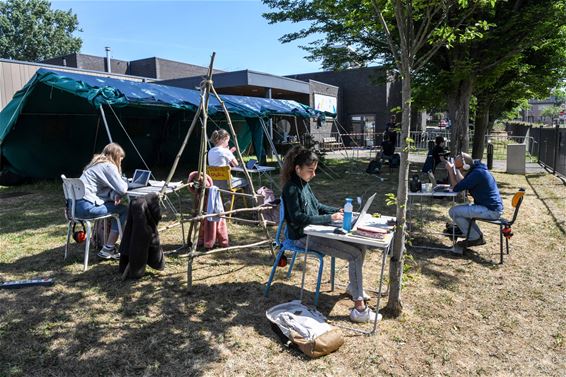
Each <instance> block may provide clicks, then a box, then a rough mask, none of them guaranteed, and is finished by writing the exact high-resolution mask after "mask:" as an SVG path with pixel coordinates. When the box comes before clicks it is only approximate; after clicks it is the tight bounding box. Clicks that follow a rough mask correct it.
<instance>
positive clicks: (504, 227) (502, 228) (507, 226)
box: [466, 188, 525, 264]
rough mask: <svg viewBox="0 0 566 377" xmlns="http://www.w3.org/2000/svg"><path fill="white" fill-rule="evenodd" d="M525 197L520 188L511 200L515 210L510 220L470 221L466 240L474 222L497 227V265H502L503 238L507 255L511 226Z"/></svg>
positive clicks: (523, 190)
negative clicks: (498, 256) (498, 254)
mask: <svg viewBox="0 0 566 377" xmlns="http://www.w3.org/2000/svg"><path fill="white" fill-rule="evenodd" d="M524 196H525V189H524V188H520V189H519V191H517V193H515V195H513V199H511V205H512V206H513V208H515V212H513V218H512V219H511V220H506V219H504V218H503V217H500V218H499V219H497V220H486V219H480V218H471V219H470V226H469V227H468V234H466V240H468V238H469V237H470V230H471V229H472V225H473V224H474V223H475V222H476V221H483V222H486V223H490V224H495V225H499V252H500V255H501V257H500V260H499V264H503V237H505V248H506V251H507V254H509V238H511V236H512V235H513V233H512V230H511V226H512V225H513V224H514V223H515V220H517V214H518V213H519V208H520V207H521V203H523V197H524Z"/></svg>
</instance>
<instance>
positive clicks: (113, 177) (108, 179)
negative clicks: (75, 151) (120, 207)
mask: <svg viewBox="0 0 566 377" xmlns="http://www.w3.org/2000/svg"><path fill="white" fill-rule="evenodd" d="M80 179H81V181H83V183H84V185H85V196H84V197H83V199H85V200H88V201H89V202H91V203H92V204H96V205H101V204H103V203H104V202H107V201H114V199H115V196H116V195H118V196H124V195H125V194H126V191H128V184H127V183H126V181H124V180H123V179H122V177H121V176H120V173H119V172H118V168H117V167H116V165H114V164H112V163H110V162H101V163H99V164H96V165H94V166H91V167H90V168H88V169H86V170H85V171H83V174H82V175H81V177H80Z"/></svg>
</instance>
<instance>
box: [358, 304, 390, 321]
mask: <svg viewBox="0 0 566 377" xmlns="http://www.w3.org/2000/svg"><path fill="white" fill-rule="evenodd" d="M375 317H376V314H375V312H374V311H373V310H371V309H370V308H368V307H367V306H366V308H365V309H364V310H363V311H359V310H358V309H356V308H354V309H352V311H351V312H350V320H351V321H352V322H358V323H366V322H373V321H375ZM382 318H383V317H382V315H381V314H379V313H377V320H378V321H381V319H382Z"/></svg>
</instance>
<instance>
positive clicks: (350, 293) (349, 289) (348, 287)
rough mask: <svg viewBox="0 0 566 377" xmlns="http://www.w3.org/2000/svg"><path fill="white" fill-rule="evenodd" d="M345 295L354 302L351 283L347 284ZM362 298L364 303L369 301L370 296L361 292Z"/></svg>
mask: <svg viewBox="0 0 566 377" xmlns="http://www.w3.org/2000/svg"><path fill="white" fill-rule="evenodd" d="M346 293H347V294H349V295H350V297H352V299H354V300H355V298H354V296H353V295H352V283H350V284H348V286H347V287H346ZM362 297H363V298H364V301H369V300H370V299H371V296H370V295H368V294H367V292H366V291H363V292H362Z"/></svg>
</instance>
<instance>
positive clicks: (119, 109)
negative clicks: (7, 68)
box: [0, 69, 317, 178]
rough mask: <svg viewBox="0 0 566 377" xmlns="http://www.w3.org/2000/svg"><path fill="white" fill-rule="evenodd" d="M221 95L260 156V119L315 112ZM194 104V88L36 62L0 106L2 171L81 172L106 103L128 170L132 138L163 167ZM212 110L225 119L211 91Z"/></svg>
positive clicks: (99, 140) (95, 143)
mask: <svg viewBox="0 0 566 377" xmlns="http://www.w3.org/2000/svg"><path fill="white" fill-rule="evenodd" d="M220 97H221V99H222V101H223V102H224V103H225V106H226V108H227V109H228V111H229V113H230V114H231V115H232V117H233V121H234V123H235V126H236V132H237V135H238V142H239V144H240V146H241V148H242V149H245V148H246V147H247V146H248V145H249V144H250V143H252V142H253V144H254V149H255V151H256V153H257V154H260V155H261V153H262V150H261V149H262V144H263V143H262V140H263V134H262V129H261V126H260V125H259V124H260V122H259V119H260V118H268V117H270V116H273V115H289V116H296V117H299V118H309V117H312V116H315V115H317V113H316V112H315V111H314V110H312V109H310V108H309V107H308V106H305V105H302V104H299V103H297V102H294V101H288V100H273V99H263V98H254V97H243V96H220ZM199 103H200V93H199V92H198V91H196V90H191V89H183V88H177V87H170V86H165V85H160V84H155V83H143V82H133V81H128V80H122V79H115V78H106V77H98V76H90V75H86V74H79V73H69V72H61V71H56V70H49V69H39V70H38V71H37V73H36V74H35V76H34V77H33V78H32V79H31V80H30V81H29V82H28V83H27V84H26V85H25V86H24V87H23V88H22V89H21V90H20V91H18V92H17V93H16V94H15V95H14V98H13V99H12V101H11V102H10V103H8V105H7V106H6V107H5V108H4V110H3V111H2V112H1V113H0V158H1V160H0V163H1V164H2V169H3V170H4V171H9V172H11V173H13V174H16V175H19V176H22V177H32V178H56V177H58V176H59V175H60V174H62V173H65V174H68V175H76V174H78V173H80V171H81V170H82V167H83V166H84V165H85V164H86V163H87V162H88V160H89V159H90V157H91V156H92V154H93V153H94V152H96V151H100V150H101V149H102V147H103V146H104V145H105V144H106V143H107V142H108V138H107V136H106V132H105V128H104V123H103V122H102V120H101V119H100V113H99V107H100V106H103V107H104V108H105V112H106V113H107V120H108V123H109V128H110V131H111V133H112V135H113V138H114V141H116V142H118V143H120V144H121V145H122V146H123V147H124V148H125V150H126V154H127V156H128V158H127V159H126V160H125V163H126V165H125V168H126V169H133V168H136V167H139V166H140V160H139V159H138V158H137V157H136V153H135V152H134V150H133V149H131V148H130V147H129V145H130V144H131V143H130V141H129V137H131V139H132V141H133V142H134V144H135V145H136V147H137V148H138V150H139V151H140V153H141V154H142V156H143V158H144V160H146V161H148V163H149V164H150V165H152V164H156V163H157V164H162V165H165V166H166V165H167V164H168V163H170V162H171V161H172V160H173V158H174V154H175V151H176V150H178V147H179V146H180V144H181V141H182V136H183V135H184V134H185V132H186V130H187V129H188V126H189V124H190V122H191V120H192V117H193V116H194V113H195V111H196V109H197V107H198V105H199ZM108 108H109V109H110V110H108ZM113 113H114V114H113ZM209 114H210V116H211V117H212V120H214V119H215V118H217V119H218V121H219V122H220V121H221V119H222V118H223V113H222V108H221V104H220V103H219V101H218V100H217V99H216V98H213V97H211V98H210V102H209ZM117 119H120V122H118V121H117ZM121 123H122V124H124V126H125V130H123V129H122V128H121V126H120V124H121ZM197 140H198V138H195V141H194V145H193V142H192V141H191V142H190V144H189V146H188V148H187V153H186V156H183V158H184V161H185V162H191V161H195V158H196V156H197V155H198V148H197V145H198V141H197ZM259 157H261V156H259Z"/></svg>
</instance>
